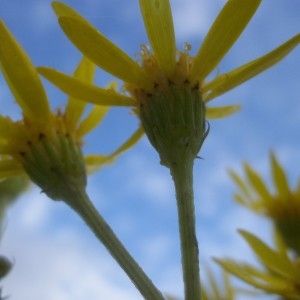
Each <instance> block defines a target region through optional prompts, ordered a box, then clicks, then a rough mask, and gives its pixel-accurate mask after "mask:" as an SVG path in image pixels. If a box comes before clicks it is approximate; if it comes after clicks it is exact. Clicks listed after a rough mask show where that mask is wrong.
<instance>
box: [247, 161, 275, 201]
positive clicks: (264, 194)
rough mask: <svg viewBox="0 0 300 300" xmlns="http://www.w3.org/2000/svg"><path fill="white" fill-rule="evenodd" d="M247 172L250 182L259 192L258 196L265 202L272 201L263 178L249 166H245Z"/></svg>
mask: <svg viewBox="0 0 300 300" xmlns="http://www.w3.org/2000/svg"><path fill="white" fill-rule="evenodd" d="M245 171H246V174H247V177H248V180H249V182H250V183H251V185H252V186H253V188H254V189H255V191H256V192H257V194H258V195H259V196H260V197H261V198H262V199H263V200H264V201H267V200H270V199H272V197H271V195H270V193H269V191H268V189H267V187H266V185H265V184H264V182H263V180H262V179H261V177H260V176H259V175H258V173H257V172H255V171H254V170H253V169H252V168H251V167H250V166H249V165H248V164H245Z"/></svg>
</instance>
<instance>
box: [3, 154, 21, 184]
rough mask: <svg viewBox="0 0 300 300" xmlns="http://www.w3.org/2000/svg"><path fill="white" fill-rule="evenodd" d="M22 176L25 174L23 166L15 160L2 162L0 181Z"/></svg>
mask: <svg viewBox="0 0 300 300" xmlns="http://www.w3.org/2000/svg"><path fill="white" fill-rule="evenodd" d="M21 174H24V169H23V167H22V165H21V164H19V163H18V162H17V161H15V160H14V159H7V160H1V161H0V179H5V178H9V177H12V176H18V175H21Z"/></svg>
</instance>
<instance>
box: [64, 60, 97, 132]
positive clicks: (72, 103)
mask: <svg viewBox="0 0 300 300" xmlns="http://www.w3.org/2000/svg"><path fill="white" fill-rule="evenodd" d="M94 75H95V65H94V64H93V63H92V62H91V61H90V60H89V59H87V58H86V57H83V59H82V60H81V62H80V64H79V65H78V67H77V69H76V70H75V73H74V77H75V78H77V79H79V80H82V81H84V82H87V83H92V82H93V80H94ZM86 105H87V103H86V102H83V101H79V100H77V99H75V98H74V97H70V98H69V100H68V103H67V106H66V110H65V117H66V126H67V127H68V128H69V130H71V131H72V130H74V129H75V128H76V127H77V124H78V122H79V120H80V118H81V116H82V114H83V112H84V109H85V107H86Z"/></svg>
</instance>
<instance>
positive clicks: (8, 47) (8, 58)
mask: <svg viewBox="0 0 300 300" xmlns="http://www.w3.org/2000/svg"><path fill="white" fill-rule="evenodd" d="M0 41H1V42H0V63H1V66H2V71H3V74H4V76H5V78H6V80H7V83H8V85H9V87H10V89H11V90H12V93H13V94H14V96H15V98H16V101H17V102H18V104H19V105H20V106H21V108H22V110H23V113H24V115H25V116H27V117H28V118H29V119H30V120H32V121H34V122H35V123H37V124H42V125H45V126H46V125H48V124H49V121H50V108H49V104H48V100H47V96H46V94H45V91H44V88H43V86H42V83H41V81H40V79H39V76H38V73H37V72H36V70H35V68H34V66H33V65H32V63H31V62H30V59H29V57H28V56H27V54H26V53H25V52H24V51H23V49H22V48H21V47H20V45H19V44H18V42H17V41H16V40H15V38H14V37H13V36H12V35H11V33H10V32H9V30H8V29H7V28H6V26H5V24H4V23H3V22H2V21H0Z"/></svg>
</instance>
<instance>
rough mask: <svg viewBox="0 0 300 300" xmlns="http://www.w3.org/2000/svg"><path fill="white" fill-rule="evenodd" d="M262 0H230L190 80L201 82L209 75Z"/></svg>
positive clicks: (197, 58)
mask: <svg viewBox="0 0 300 300" xmlns="http://www.w3.org/2000/svg"><path fill="white" fill-rule="evenodd" d="M260 3H261V0H243V1H241V0H229V1H227V3H226V4H225V6H224V7H223V9H222V11H221V12H220V14H219V15H218V17H217V19H216V20H215V21H214V23H213V25H212V27H211V28H210V30H209V32H208V34H207V36H206V37H205V39H204V41H203V44H202V46H201V47H200V49H199V51H198V53H197V55H196V57H195V60H194V63H193V67H192V70H191V75H190V80H191V81H192V82H195V81H197V80H199V81H200V82H201V81H203V79H204V78H205V77H206V76H207V75H209V74H210V73H211V72H212V71H213V70H214V68H215V67H216V66H217V65H218V63H219V62H220V61H221V59H222V58H223V57H224V56H225V54H226V53H227V52H228V50H229V49H230V48H231V47H232V45H233V44H234V43H235V41H236V40H237V39H238V37H239V36H240V34H241V33H242V31H243V30H244V29H245V27H246V26H247V24H248V23H249V21H250V19H251V18H252V16H253V15H254V13H255V11H256V9H257V8H258V6H259V4H260Z"/></svg>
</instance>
